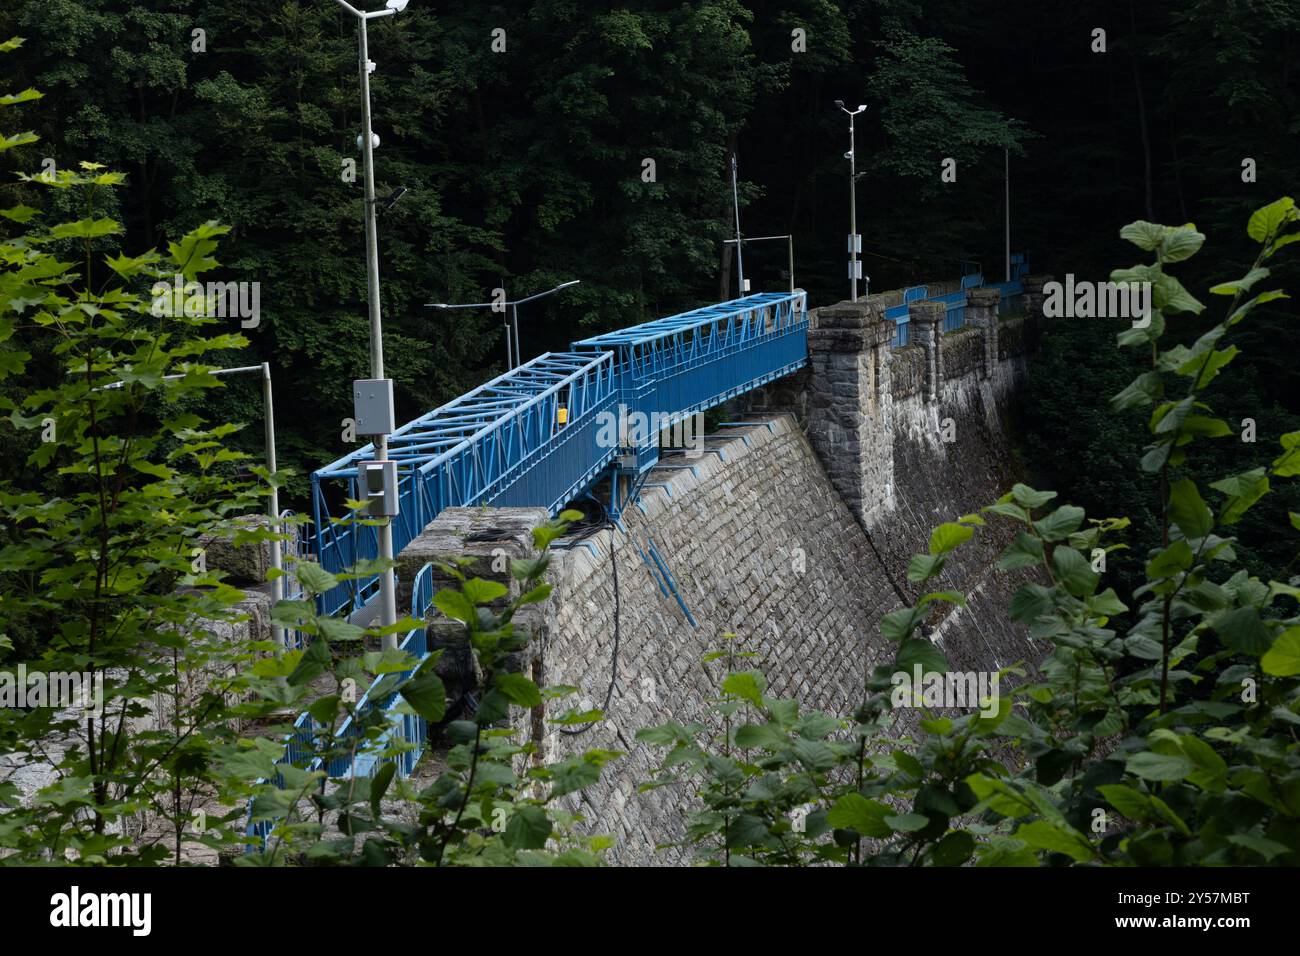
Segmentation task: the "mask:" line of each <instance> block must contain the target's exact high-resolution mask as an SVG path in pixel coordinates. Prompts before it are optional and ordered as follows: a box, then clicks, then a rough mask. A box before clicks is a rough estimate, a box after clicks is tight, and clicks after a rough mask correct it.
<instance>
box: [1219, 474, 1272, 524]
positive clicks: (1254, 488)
mask: <svg viewBox="0 0 1300 956" xmlns="http://www.w3.org/2000/svg"><path fill="white" fill-rule="evenodd" d="M1210 487H1211V488H1213V489H1214V490H1215V491H1221V492H1223V493H1224V494H1225V495H1227V496H1228V500H1227V501H1226V502H1224V505H1223V513H1222V514H1221V515H1220V516H1219V520H1220V521H1222V522H1223V523H1224V524H1235V523H1236V522H1238V521H1240V520H1241V517H1242V515H1244V514H1245V513H1246V512H1247V511H1248V510H1249V509H1250V508H1251V506H1252V505H1254V504H1255V502H1257V501H1259V499H1260V498H1262V497H1264V495H1266V494H1268V491H1269V485H1268V475H1266V474H1265V473H1264V469H1263V468H1253V469H1251V470H1250V471H1246V472H1242V473H1241V474H1240V475H1233V476H1232V477H1231V478H1224V479H1223V480H1222V481H1216V482H1213V483H1211V485H1210Z"/></svg>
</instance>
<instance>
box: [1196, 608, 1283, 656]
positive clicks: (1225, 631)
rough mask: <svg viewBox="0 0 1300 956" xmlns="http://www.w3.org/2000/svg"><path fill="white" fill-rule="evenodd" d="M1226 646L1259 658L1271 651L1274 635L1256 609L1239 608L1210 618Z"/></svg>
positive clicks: (1211, 623)
mask: <svg viewBox="0 0 1300 956" xmlns="http://www.w3.org/2000/svg"><path fill="white" fill-rule="evenodd" d="M1210 625H1211V626H1212V627H1213V628H1214V630H1215V632H1216V633H1217V634H1218V635H1219V637H1221V638H1222V639H1223V643H1224V645H1225V646H1226V647H1227V648H1229V649H1230V650H1233V651H1236V652H1237V653H1239V654H1250V655H1252V656H1255V657H1258V656H1259V655H1260V654H1263V653H1264V652H1265V651H1267V650H1268V649H1269V646H1270V645H1271V644H1272V643H1273V635H1272V633H1271V632H1270V631H1269V629H1268V627H1267V626H1266V625H1265V624H1264V622H1263V620H1262V619H1261V618H1260V616H1259V611H1258V609H1256V608H1254V607H1238V608H1233V609H1232V610H1231V611H1224V612H1222V613H1220V614H1216V615H1214V617H1212V618H1210Z"/></svg>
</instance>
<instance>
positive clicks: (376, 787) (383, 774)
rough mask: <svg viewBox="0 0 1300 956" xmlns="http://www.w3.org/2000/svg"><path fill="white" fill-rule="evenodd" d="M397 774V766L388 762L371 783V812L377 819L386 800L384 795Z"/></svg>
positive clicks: (382, 766)
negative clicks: (381, 803)
mask: <svg viewBox="0 0 1300 956" xmlns="http://www.w3.org/2000/svg"><path fill="white" fill-rule="evenodd" d="M396 773H397V764H396V763H394V762H392V761H391V760H390V761H386V762H385V763H382V764H380V765H379V769H378V770H377V771H376V772H375V776H374V779H373V780H371V782H370V812H371V813H373V814H374V816H375V818H376V819H378V818H379V804H380V801H382V800H383V799H384V794H385V793H387V792H388V786H389V784H391V783H392V782H393V776H394V775H395V774H396Z"/></svg>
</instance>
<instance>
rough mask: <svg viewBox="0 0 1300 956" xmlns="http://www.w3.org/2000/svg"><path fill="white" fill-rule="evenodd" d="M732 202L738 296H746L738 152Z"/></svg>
mask: <svg viewBox="0 0 1300 956" xmlns="http://www.w3.org/2000/svg"><path fill="white" fill-rule="evenodd" d="M731 204H732V208H733V209H735V211H736V287H737V288H738V289H739V290H740V295H739V296H738V298H742V299H743V298H744V297H745V293H746V292H747V291H748V290H747V289H746V288H745V259H744V256H743V255H742V254H741V251H740V247H741V246H742V245H744V243H743V242H742V241H741V238H740V192H739V190H738V189H737V188H736V153H735V151H734V150H733V151H732V153H731Z"/></svg>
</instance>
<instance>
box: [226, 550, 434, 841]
mask: <svg viewBox="0 0 1300 956" xmlns="http://www.w3.org/2000/svg"><path fill="white" fill-rule="evenodd" d="M432 603H433V564H432V563H428V564H425V565H424V567H422V568H420V570H419V572H418V573H417V574H416V575H415V581H414V584H413V587H412V590H411V617H413V618H415V619H417V620H420V621H423V620H424V618H425V616H426V615H427V614H428V613H429V606H430V605H431V604H432ZM398 647H399V649H401V650H403V651H405V652H406V653H408V654H410V655H411V656H412V657H414V658H415V664H414V665H413V666H412V667H411V668H410V669H408V670H406V671H403V672H402V673H401V675H400V676H401V677H402V678H406V677H409V676H410V675H411V674H412V673H413V672H414V671H415V670H416V669H418V668H419V666H420V665H421V664H423V663H424V661H425V659H426V658H428V656H429V642H428V636H427V635H426V633H425V629H424V627H423V625H421V626H420V627H415V628H412V629H411V630H410V631H408V632H407V634H406V637H405V638H403V640H402V642H401V644H399V645H398ZM383 682H384V677H382V676H381V677H379V678H377V679H376V680H375V682H374V683H373V684H371V685H370V687H369V689H367V691H366V693H365V694H364V695H362V697H361V699H360V700H359V701H357V712H358V713H360V714H364V713H366V712H367V711H369V710H370V709H371V708H373V707H374V706H380V707H382V708H383V709H384V711H385V713H386V714H387V715H388V729H387V730H386V731H385V732H384V734H383V736H382V737H381V738H380V739H379V741H378V742H377V743H376V744H372V745H369V746H368V747H367V749H366V750H365V751H363V752H361V753H358V754H357V759H356V760H355V761H353V760H352V759H351V758H349V757H337V758H335V759H333V760H331V761H330V762H329V766H328V767H325V770H326V774H327V776H329V777H331V778H337V777H343V776H345V775H347V774H349V773H352V774H355V775H359V776H370V775H371V774H372V773H373V772H374V769H375V767H376V766H377V764H378V763H380V762H381V760H384V759H391V760H395V761H396V762H397V772H398V774H400V775H401V776H403V777H405V776H409V775H410V773H411V772H412V771H413V770H414V769H415V765H416V764H417V763H419V761H420V757H421V756H422V755H423V753H424V747H425V744H426V742H427V740H428V736H429V724H428V721H426V720H425V719H424V718H423V717H421V716H419V715H418V714H405V713H398V712H397V700H396V699H395V698H396V697H397V695H395V694H387V695H383V696H382V699H381V697H380V695H382V694H383V689H382V687H381V684H382V683H383ZM389 683H390V684H391V681H390V682H389ZM376 701H378V703H376ZM329 733H330V731H329V728H328V727H326V726H324V725H322V724H319V723H317V722H316V721H315V720H314V719H313V718H312V716H311V715H310V714H308V713H306V712H304V713H302V714H299V715H298V719H297V720H296V721H294V724H293V730H292V731H291V732H290V733H289V734H287V735H286V736H285V738H284V750H283V752H282V753H281V755H280V757H279V758H278V759H277V760H276V761H275V764H276V766H277V767H279V766H282V765H285V764H289V765H292V766H297V767H302V768H303V769H305V770H308V771H315V770H320V769H321V767H322V763H323V762H322V760H321V759H320V758H319V757H317V756H314V754H315V752H316V751H317V750H318V749H323V748H320V747H318V746H317V745H316V738H317V737H324V736H327V735H329ZM356 735H357V730H356V727H355V723H354V721H353V719H352V718H351V717H348V719H347V720H345V721H344V722H343V725H342V726H341V727H339V729H338V731H337V733H335V734H333V738H334V740H335V742H339V741H347V740H349V739H351V738H354V737H356ZM398 747H400V748H401V750H400V752H398V753H396V754H395V755H393V756H390V757H387V758H385V757H384V756H383V753H384V752H385V751H390V750H394V749H397V748H398ZM268 782H270V783H274V784H275V786H276V787H279V788H280V789H283V788H284V776H283V774H281V773H277V774H276V775H275V777H274V778H272V779H271V780H270V781H268V780H265V779H263V780H259V781H258V783H259V784H265V783H268ZM247 816H248V820H247V823H246V826H245V833H246V834H247V835H248V837H249V838H250V839H249V842H248V847H247V852H252V851H253V848H254V847H255V846H261V847H265V846H266V840H267V838H268V837H269V836H270V835H271V831H272V830H273V829H274V828H275V821H274V820H260V821H257V822H256V823H254V822H253V820H252V816H253V808H252V806H251V805H250V806H249V808H248V815H247Z"/></svg>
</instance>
